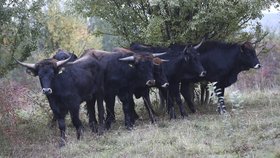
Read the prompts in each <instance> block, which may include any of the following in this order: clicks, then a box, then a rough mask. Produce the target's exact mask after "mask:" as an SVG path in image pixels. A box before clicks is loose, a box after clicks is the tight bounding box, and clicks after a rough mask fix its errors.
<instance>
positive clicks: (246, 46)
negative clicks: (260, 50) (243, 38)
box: [240, 42, 253, 52]
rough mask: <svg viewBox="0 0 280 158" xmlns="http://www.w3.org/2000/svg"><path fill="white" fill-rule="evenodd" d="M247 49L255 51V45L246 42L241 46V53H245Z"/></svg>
mask: <svg viewBox="0 0 280 158" xmlns="http://www.w3.org/2000/svg"><path fill="white" fill-rule="evenodd" d="M247 49H253V45H252V43H250V42H245V43H243V44H242V45H241V48H240V51H241V52H245V50H247Z"/></svg>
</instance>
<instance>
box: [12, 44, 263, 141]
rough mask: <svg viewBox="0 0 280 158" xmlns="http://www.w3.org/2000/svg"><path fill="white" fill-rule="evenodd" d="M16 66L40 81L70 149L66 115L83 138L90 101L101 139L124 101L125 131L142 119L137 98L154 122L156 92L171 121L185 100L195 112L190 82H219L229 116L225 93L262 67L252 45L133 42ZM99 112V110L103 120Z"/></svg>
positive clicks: (94, 128)
mask: <svg viewBox="0 0 280 158" xmlns="http://www.w3.org/2000/svg"><path fill="white" fill-rule="evenodd" d="M16 61H17V62H18V63H19V64H20V65H22V66H24V67H26V68H27V70H28V71H27V72H29V73H31V74H32V75H34V76H38V77H39V80H40V84H41V87H42V92H43V93H44V94H45V95H46V97H47V99H48V102H49V105H50V108H51V110H52V112H53V120H55V121H57V122H58V126H59V129H60V132H61V141H60V145H61V146H64V145H65V116H66V114H67V113H68V112H69V113H70V116H71V120H72V123H73V125H74V126H75V128H76V131H77V138H78V139H80V137H81V135H82V128H83V127H82V123H81V121H80V119H79V109H80V104H81V103H82V102H86V106H87V111H88V117H89V125H90V127H91V129H92V131H93V132H98V133H100V134H101V133H102V132H103V131H104V130H105V128H106V129H109V128H110V127H111V124H112V123H113V122H114V121H115V111H114V107H115V99H116V96H118V98H119V99H120V101H121V103H122V108H123V112H124V123H125V126H126V128H127V129H131V128H132V127H133V125H134V123H135V120H137V119H138V118H139V116H138V115H137V113H136V112H135V109H134V107H135V103H134V100H133V95H134V96H135V97H136V98H140V97H142V98H143V100H144V105H145V107H146V109H147V112H148V114H149V118H150V120H151V122H152V123H153V122H155V117H154V110H153V108H152V104H151V101H150V96H149V89H150V87H156V88H158V89H159V93H160V96H161V98H162V99H163V100H164V102H165V103H166V106H167V112H168V114H169V115H170V119H174V118H176V115H175V110H174V104H175V103H176V104H177V105H178V107H179V110H180V114H181V116H182V117H186V116H187V112H186V110H185V108H184V106H183V104H182V100H181V97H180V96H181V95H182V96H183V98H184V99H185V101H186V103H187V104H188V106H189V108H190V110H191V111H192V112H195V111H196V109H195V107H194V105H193V103H192V99H191V94H190V91H189V86H190V83H195V82H200V81H207V82H215V87H216V88H215V93H216V95H217V96H218V108H217V111H218V112H219V113H220V114H223V113H225V112H226V107H225V104H224V90H225V88H226V87H228V86H230V85H231V84H233V83H234V82H236V80H237V76H238V74H239V73H240V72H241V71H244V70H248V69H250V68H255V69H258V68H260V67H261V65H260V62H259V60H258V58H257V56H256V52H255V50H254V48H253V46H252V44H251V43H250V42H245V43H243V44H237V43H233V44H232V43H223V42H218V41H204V40H202V41H201V42H200V43H199V44H198V45H196V46H192V45H180V44H172V45H170V46H169V47H153V46H150V45H145V44H139V43H132V44H131V45H130V47H129V48H115V49H113V50H112V52H107V51H101V50H96V49H88V50H85V51H84V53H83V54H82V55H81V56H80V57H79V58H78V57H77V56H76V55H75V54H73V53H69V52H67V51H64V50H59V51H58V52H57V53H56V54H55V55H54V56H53V57H52V58H50V59H44V60H41V61H39V62H37V63H35V64H31V63H24V62H20V61H18V60H16ZM96 102H97V108H95V103H96ZM104 102H105V105H106V106H104V105H103V103H104ZM104 107H105V108H104ZM95 109H97V110H98V120H97V119H96V114H95V113H96V112H95ZM105 111H106V112H105ZM105 114H106V118H105Z"/></svg>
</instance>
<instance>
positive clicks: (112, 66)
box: [86, 48, 162, 129]
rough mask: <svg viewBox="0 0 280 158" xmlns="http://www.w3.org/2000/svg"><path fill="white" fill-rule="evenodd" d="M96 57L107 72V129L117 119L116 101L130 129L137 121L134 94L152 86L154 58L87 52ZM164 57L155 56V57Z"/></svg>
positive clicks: (125, 52)
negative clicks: (134, 114)
mask: <svg viewBox="0 0 280 158" xmlns="http://www.w3.org/2000/svg"><path fill="white" fill-rule="evenodd" d="M86 52H88V53H91V54H92V55H93V56H96V57H97V58H98V59H99V61H100V63H101V64H102V66H103V68H104V70H105V80H104V89H105V103H106V110H107V118H106V127H107V129H109V128H110V127H111V124H112V122H113V121H114V119H115V112H114V107H115V97H116V96H118V97H119V99H120V101H121V102H122V106H123V112H124V120H125V126H126V128H127V129H131V128H132V127H133V124H134V121H135V120H134V118H133V117H131V111H132V106H131V105H132V103H133V92H134V90H135V89H136V88H137V87H145V86H153V85H154V84H155V82H156V81H155V79H154V74H153V70H154V64H153V59H154V58H155V57H154V56H153V55H152V54H149V53H144V52H143V53H134V52H132V51H130V50H128V49H124V48H119V49H118V50H117V51H113V52H105V51H100V50H95V49H89V50H86ZM158 55H162V54H155V56H158Z"/></svg>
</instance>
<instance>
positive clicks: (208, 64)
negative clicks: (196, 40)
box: [181, 41, 261, 113]
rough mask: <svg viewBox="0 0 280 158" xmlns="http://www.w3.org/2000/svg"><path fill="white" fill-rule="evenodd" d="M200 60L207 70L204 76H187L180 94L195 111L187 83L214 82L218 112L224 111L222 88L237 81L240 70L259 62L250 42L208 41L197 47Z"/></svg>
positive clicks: (256, 66)
mask: <svg viewBox="0 0 280 158" xmlns="http://www.w3.org/2000/svg"><path fill="white" fill-rule="evenodd" d="M198 52H199V53H200V60H201V63H202V64H203V67H204V68H205V69H206V71H207V75H206V76H205V77H204V78H202V79H201V78H196V79H193V78H192V79H191V78H187V77H186V79H185V80H184V81H183V82H182V84H181V94H182V95H183V97H184V98H185V100H186V102H187V104H188V106H189V107H190V109H192V111H195V108H194V106H193V103H192V101H191V98H190V96H191V95H190V94H189V83H190V81H192V82H198V81H201V80H206V81H209V82H216V84H215V87H216V88H215V93H216V95H217V96H218V103H219V105H218V109H217V111H218V112H219V113H225V112H226V107H225V104H224V90H225V88H226V87H228V86H230V85H232V84H233V83H235V82H236V81H237V76H238V74H239V73H240V72H241V71H245V70H249V69H250V68H255V69H259V68H260V67H261V65H260V62H259V60H258V58H257V56H256V51H255V50H254V48H253V47H252V44H251V43H249V42H245V43H244V44H241V45H240V44H236V43H234V44H230V43H223V42H217V41H208V42H205V43H203V44H202V46H201V47H200V48H199V49H198Z"/></svg>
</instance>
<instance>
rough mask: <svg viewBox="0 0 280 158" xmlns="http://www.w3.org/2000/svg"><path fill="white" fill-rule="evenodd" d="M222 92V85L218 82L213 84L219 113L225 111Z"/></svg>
mask: <svg viewBox="0 0 280 158" xmlns="http://www.w3.org/2000/svg"><path fill="white" fill-rule="evenodd" d="M224 92H225V88H224V87H222V86H221V85H220V84H219V83H217V84H215V93H216V95H217V97H218V108H217V111H218V112H219V113H220V114H224V113H226V106H225V101H224Z"/></svg>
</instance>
